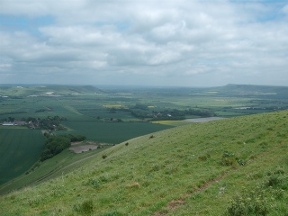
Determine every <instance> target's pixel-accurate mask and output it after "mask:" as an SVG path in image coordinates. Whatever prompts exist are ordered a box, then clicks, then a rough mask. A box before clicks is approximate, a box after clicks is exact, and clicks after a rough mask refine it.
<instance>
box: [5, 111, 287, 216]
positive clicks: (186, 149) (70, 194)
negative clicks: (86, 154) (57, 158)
mask: <svg viewBox="0 0 288 216" xmlns="http://www.w3.org/2000/svg"><path fill="white" fill-rule="evenodd" d="M287 120H288V111H282V112H275V113H269V114H258V115H250V116H245V117H238V118H231V119H226V120H221V121H215V122H208V123H195V124H190V125H184V126H180V127H177V128H172V129H168V130H165V131H161V132H157V133H154V134H150V135H146V136H142V137H139V138H135V139H132V140H129V141H127V142H124V143H122V144H119V145H116V146H115V147H112V148H109V149H107V150H105V151H102V152H101V153H100V154H96V155H95V157H93V158H92V159H91V160H88V161H86V163H85V164H83V166H81V167H80V168H78V169H75V170H73V171H72V172H70V173H67V174H65V173H64V174H63V175H61V176H60V177H59V178H56V179H53V180H50V181H48V182H45V183H43V184H40V185H37V186H35V187H28V188H25V189H24V190H21V191H17V192H13V193H10V194H9V195H6V196H2V197H0V203H1V205H0V215H8V216H9V215H11V216H12V215H100V216H108V215H110V216H111V215H114V216H115V215H116V216H118V215H123V216H124V215H133V216H134V215H139V216H140V215H154V216H160V215H275V216H276V215H287V212H288V206H287V203H288V193H287V191H288V154H287V152H288V133H287V131H288V121H287Z"/></svg>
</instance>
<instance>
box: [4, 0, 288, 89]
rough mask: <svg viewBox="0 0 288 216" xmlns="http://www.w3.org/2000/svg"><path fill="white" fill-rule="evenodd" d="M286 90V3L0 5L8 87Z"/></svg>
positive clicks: (31, 1)
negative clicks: (272, 87) (253, 87)
mask: <svg viewBox="0 0 288 216" xmlns="http://www.w3.org/2000/svg"><path fill="white" fill-rule="evenodd" d="M5 83H6V84H7V83H14V84H29V83H31V84H92V85H103V84H105V85H111V84H112V85H141V86H155V85H158V86H219V85H225V84H231V83H235V84H240V83H241V84H258V85H285V86H287V85H288V0H0V84H5Z"/></svg>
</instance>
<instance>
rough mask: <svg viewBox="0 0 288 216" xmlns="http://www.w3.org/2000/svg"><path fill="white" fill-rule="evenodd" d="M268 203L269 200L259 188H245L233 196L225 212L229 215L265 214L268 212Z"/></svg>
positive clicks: (263, 215)
mask: <svg viewBox="0 0 288 216" xmlns="http://www.w3.org/2000/svg"><path fill="white" fill-rule="evenodd" d="M268 204H269V200H268V198H267V197H265V195H264V192H263V191H262V190H261V189H260V188H256V190H252V191H251V190H250V191H248V190H246V191H244V192H243V193H242V194H240V195H237V196H235V197H234V198H233V200H232V202H231V203H230V206H229V207H228V208H227V213H228V215H229V216H249V215H259V216H260V215H261V216H265V215H267V214H268V212H269V210H268V206H269V205H268Z"/></svg>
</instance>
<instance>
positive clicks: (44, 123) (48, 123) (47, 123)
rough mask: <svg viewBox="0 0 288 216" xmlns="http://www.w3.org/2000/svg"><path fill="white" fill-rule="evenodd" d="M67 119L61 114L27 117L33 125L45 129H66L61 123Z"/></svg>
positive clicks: (27, 120)
mask: <svg viewBox="0 0 288 216" xmlns="http://www.w3.org/2000/svg"><path fill="white" fill-rule="evenodd" d="M65 120H67V119H66V118H64V117H60V116H47V117H46V118H43V119H41V118H33V117H29V118H27V119H26V122H28V123H29V124H30V125H31V126H32V127H34V128H41V129H45V130H64V129H65V128H64V127H63V126H62V125H61V122H62V121H65Z"/></svg>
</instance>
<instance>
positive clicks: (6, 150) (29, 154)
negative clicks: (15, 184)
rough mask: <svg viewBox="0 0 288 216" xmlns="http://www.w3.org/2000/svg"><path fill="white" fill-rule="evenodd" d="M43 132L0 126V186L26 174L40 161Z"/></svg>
mask: <svg viewBox="0 0 288 216" xmlns="http://www.w3.org/2000/svg"><path fill="white" fill-rule="evenodd" d="M43 143H44V137H43V136H42V134H41V131H38V130H28V129H23V128H20V129H19V128H14V127H11V128H7V127H5V128H4V127H3V126H0V158H1V161H0V184H3V183H4V182H6V181H8V180H10V179H12V178H15V177H16V176H18V175H20V174H22V173H24V172H25V171H26V170H27V169H29V168H30V167H31V166H32V165H33V164H34V163H35V162H36V161H38V160H39V155H40V154H41V151H42V148H43Z"/></svg>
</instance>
